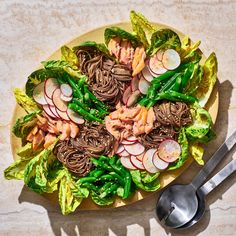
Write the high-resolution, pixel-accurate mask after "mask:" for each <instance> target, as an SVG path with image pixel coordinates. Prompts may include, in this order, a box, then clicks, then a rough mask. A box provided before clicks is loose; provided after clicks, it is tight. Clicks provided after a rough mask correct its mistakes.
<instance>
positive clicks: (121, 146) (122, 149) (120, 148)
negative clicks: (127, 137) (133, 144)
mask: <svg viewBox="0 0 236 236" xmlns="http://www.w3.org/2000/svg"><path fill="white" fill-rule="evenodd" d="M124 150H125V148H124V146H123V145H120V146H119V147H118V149H117V151H116V154H119V153H121V152H123V151H124Z"/></svg>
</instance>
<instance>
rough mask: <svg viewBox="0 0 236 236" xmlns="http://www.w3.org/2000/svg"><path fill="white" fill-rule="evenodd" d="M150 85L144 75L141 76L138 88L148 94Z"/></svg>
mask: <svg viewBox="0 0 236 236" xmlns="http://www.w3.org/2000/svg"><path fill="white" fill-rule="evenodd" d="M149 87H150V83H149V82H148V81H147V80H145V79H144V77H143V76H141V77H140V80H139V84H138V89H139V91H140V92H141V93H142V94H147V92H148V89H149Z"/></svg>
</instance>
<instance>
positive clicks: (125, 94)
mask: <svg viewBox="0 0 236 236" xmlns="http://www.w3.org/2000/svg"><path fill="white" fill-rule="evenodd" d="M131 94H132V91H131V87H130V86H129V87H127V88H126V90H125V91H124V93H123V97H122V101H123V103H124V104H126V103H127V101H128V99H129V97H130V96H131Z"/></svg>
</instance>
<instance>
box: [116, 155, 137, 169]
mask: <svg viewBox="0 0 236 236" xmlns="http://www.w3.org/2000/svg"><path fill="white" fill-rule="evenodd" d="M120 162H121V164H122V165H123V166H124V167H125V168H127V169H130V170H136V169H137V168H136V167H135V166H134V165H133V164H132V163H131V161H130V158H129V157H121V158H120Z"/></svg>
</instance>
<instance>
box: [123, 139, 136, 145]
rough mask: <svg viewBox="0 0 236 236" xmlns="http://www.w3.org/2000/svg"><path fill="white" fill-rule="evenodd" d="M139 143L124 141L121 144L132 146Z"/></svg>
mask: <svg viewBox="0 0 236 236" xmlns="http://www.w3.org/2000/svg"><path fill="white" fill-rule="evenodd" d="M136 142H137V141H127V140H123V141H122V142H121V143H122V144H124V145H130V144H134V143H136Z"/></svg>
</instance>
